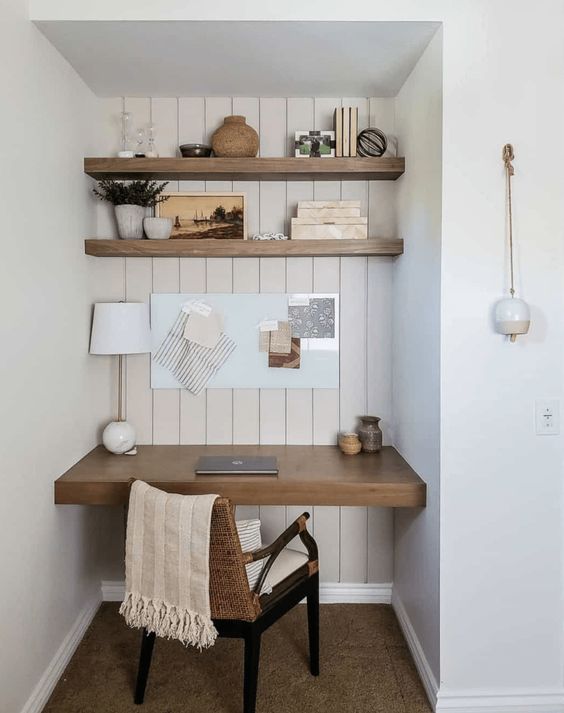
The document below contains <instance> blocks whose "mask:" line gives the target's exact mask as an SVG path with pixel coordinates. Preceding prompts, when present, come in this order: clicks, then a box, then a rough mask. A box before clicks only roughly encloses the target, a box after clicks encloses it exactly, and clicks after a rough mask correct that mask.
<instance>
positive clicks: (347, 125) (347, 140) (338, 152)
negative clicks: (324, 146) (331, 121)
mask: <svg viewBox="0 0 564 713" xmlns="http://www.w3.org/2000/svg"><path fill="white" fill-rule="evenodd" d="M357 134H358V107H357V106H343V107H340V106H338V107H337V108H336V109H335V156H337V157H339V156H356V137H357Z"/></svg>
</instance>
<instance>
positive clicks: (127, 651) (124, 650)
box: [44, 603, 431, 713]
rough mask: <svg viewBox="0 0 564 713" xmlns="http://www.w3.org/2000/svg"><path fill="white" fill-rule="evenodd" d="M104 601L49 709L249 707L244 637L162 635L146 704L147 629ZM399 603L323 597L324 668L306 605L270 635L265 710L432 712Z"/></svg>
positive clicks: (155, 712) (158, 712) (66, 712)
mask: <svg viewBox="0 0 564 713" xmlns="http://www.w3.org/2000/svg"><path fill="white" fill-rule="evenodd" d="M117 609H118V606H117V605H116V604H109V603H107V604H103V605H102V607H101V609H100V611H99V612H98V614H97V615H96V617H95V619H94V621H93V623H92V625H91V626H90V628H89V630H88V632H87V633H86V636H85V637H84V639H83V641H82V642H81V644H80V646H79V647H78V649H77V651H76V653H75V655H74V657H73V658H72V661H71V662H70V664H69V666H68V668H67V670H66V671H65V673H64V675H63V677H62V678H61V680H60V681H59V683H58V685H57V687H56V689H55V691H54V692H53V695H52V696H51V699H50V700H49V703H48V704H47V706H46V708H45V710H44V713H208V712H209V713H212V712H213V713H241V711H242V685H243V642H242V641H241V640H237V639H218V641H217V643H216V645H215V647H213V648H212V649H209V650H208V651H204V652H203V653H198V651H195V650H193V649H184V647H183V646H182V645H181V644H179V643H178V642H177V641H166V640H163V639H158V640H157V642H156V644H155V651H154V654H153V663H152V667H151V672H150V674H149V682H148V684H147V692H146V695H145V704H144V705H143V707H139V706H135V705H134V704H133V700H132V696H133V694H132V691H133V685H134V681H135V676H136V669H137V657H138V653H139V644H140V633H139V631H136V630H131V629H128V628H127V627H126V626H125V624H124V622H123V620H122V619H121V617H120V616H119V614H118V612H117ZM430 710H431V708H430V706H429V704H428V702H427V699H426V697H425V693H424V691H423V688H422V686H421V683H420V681H419V679H418V677H417V673H416V671H415V667H414V665H413V661H412V660H411V657H410V654H409V651H408V649H407V646H406V644H405V641H404V639H403V637H402V634H401V632H400V629H399V626H398V623H397V621H396V618H395V615H394V612H393V610H392V608H391V607H390V606H387V605H383V604H371V605H366V604H333V605H323V606H321V675H320V676H319V678H313V677H312V676H310V674H309V670H308V666H307V624H306V608H305V606H297V607H295V608H294V609H293V610H292V611H291V612H289V613H288V614H287V615H286V616H285V617H283V618H282V619H281V620H280V621H279V622H277V623H276V624H275V625H274V626H273V627H272V628H270V629H269V630H268V631H266V632H265V634H264V635H263V643H262V651H261V662H260V671H259V686H258V698H257V713H301V712H302V711H307V712H308V713H318V712H319V713H429V711H430Z"/></svg>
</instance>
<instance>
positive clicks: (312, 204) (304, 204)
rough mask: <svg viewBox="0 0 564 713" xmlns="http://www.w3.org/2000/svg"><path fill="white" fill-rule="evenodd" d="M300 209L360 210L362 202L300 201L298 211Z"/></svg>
mask: <svg viewBox="0 0 564 713" xmlns="http://www.w3.org/2000/svg"><path fill="white" fill-rule="evenodd" d="M300 208H306V209H307V208H358V210H360V201H298V210H300Z"/></svg>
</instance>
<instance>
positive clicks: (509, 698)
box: [436, 687, 564, 713]
mask: <svg viewBox="0 0 564 713" xmlns="http://www.w3.org/2000/svg"><path fill="white" fill-rule="evenodd" d="M436 711H437V713H442V712H443V711H448V713H564V689H550V690H539V689H507V690H501V691H500V690H495V691H492V690H477V691H474V690H472V691H455V690H453V691H449V690H448V689H445V688H444V687H443V688H442V689H441V690H440V691H439V694H438V700H437V707H436Z"/></svg>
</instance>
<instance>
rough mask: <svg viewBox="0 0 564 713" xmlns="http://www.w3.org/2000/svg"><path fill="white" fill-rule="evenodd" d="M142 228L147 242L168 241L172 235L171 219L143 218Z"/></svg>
mask: <svg viewBox="0 0 564 713" xmlns="http://www.w3.org/2000/svg"><path fill="white" fill-rule="evenodd" d="M143 227H144V228H145V234H146V235H147V237H148V238H149V240H168V239H169V238H170V234H171V233H172V218H145V220H144V221H143Z"/></svg>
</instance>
